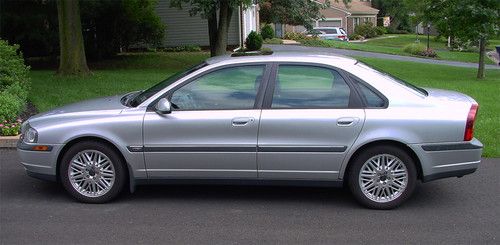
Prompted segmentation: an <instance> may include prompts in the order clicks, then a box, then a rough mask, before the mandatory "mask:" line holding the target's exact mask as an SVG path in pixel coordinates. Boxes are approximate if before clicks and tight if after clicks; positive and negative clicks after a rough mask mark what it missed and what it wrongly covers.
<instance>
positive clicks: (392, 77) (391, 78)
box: [356, 61, 429, 96]
mask: <svg viewBox="0 0 500 245" xmlns="http://www.w3.org/2000/svg"><path fill="white" fill-rule="evenodd" d="M356 65H358V66H359V67H362V68H364V69H367V70H370V71H373V72H376V73H378V74H380V75H382V76H384V77H386V78H388V79H389V80H391V81H394V82H397V83H399V84H401V85H403V86H405V87H407V88H409V89H411V90H413V91H415V92H417V93H419V94H422V95H425V96H427V95H429V94H428V93H427V91H426V90H425V89H423V88H420V87H417V86H415V85H413V84H411V83H409V82H407V81H405V80H402V79H400V78H397V77H395V76H393V75H391V74H389V73H385V72H383V71H380V70H378V69H376V68H373V67H371V66H368V65H366V64H364V63H363V62H359V61H358V62H357V63H356Z"/></svg>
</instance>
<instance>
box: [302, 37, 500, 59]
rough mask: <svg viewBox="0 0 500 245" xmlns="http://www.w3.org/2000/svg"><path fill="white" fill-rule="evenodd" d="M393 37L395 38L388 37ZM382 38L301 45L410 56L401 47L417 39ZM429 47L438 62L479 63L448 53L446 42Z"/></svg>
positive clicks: (471, 54) (432, 41)
mask: <svg viewBox="0 0 500 245" xmlns="http://www.w3.org/2000/svg"><path fill="white" fill-rule="evenodd" d="M390 36H395V37H390ZM383 37H384V38H378V39H371V40H368V41H367V42H359V43H356V42H339V41H332V40H322V41H321V42H317V41H306V42H304V43H303V44H304V45H306V46H322V47H331V48H339V49H351V50H359V51H367V52H374V53H384V54H394V55H403V56H412V55H411V54H408V53H406V52H404V51H403V47H404V46H405V45H407V44H410V43H413V42H415V41H416V39H417V37H416V36H415V35H411V34H390V35H385V36H383ZM418 39H419V41H420V42H421V43H423V44H425V45H427V37H426V36H422V35H420V36H418ZM498 42H500V40H491V41H490V44H489V46H488V49H489V50H493V49H494V44H497V43H498ZM429 46H430V47H431V48H432V49H434V50H435V51H436V53H437V55H438V58H437V59H440V60H450V61H460V62H470V63H477V62H478V61H479V54H478V53H475V52H455V51H449V50H448V49H447V48H446V41H445V40H442V39H437V40H436V39H435V38H434V37H431V38H430V42H429ZM486 63H487V64H494V63H493V61H491V60H490V59H486Z"/></svg>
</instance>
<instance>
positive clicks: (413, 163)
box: [18, 53, 483, 208]
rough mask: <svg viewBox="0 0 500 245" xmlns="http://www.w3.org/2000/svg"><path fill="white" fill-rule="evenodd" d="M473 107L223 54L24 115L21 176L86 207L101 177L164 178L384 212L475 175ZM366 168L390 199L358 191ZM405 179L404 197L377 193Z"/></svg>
mask: <svg viewBox="0 0 500 245" xmlns="http://www.w3.org/2000/svg"><path fill="white" fill-rule="evenodd" d="M476 111H477V103H476V102H475V101H474V99H472V98H471V97H469V96H467V95H464V94H461V93H458V92H453V91H445V90H439V89H421V88H417V87H414V86H412V85H410V84H407V83H405V82H403V81H401V80H398V79H397V78H394V77H391V76H389V75H387V74H384V73H382V72H379V71H377V70H375V69H372V68H370V67H368V66H366V65H364V64H363V63H361V62H358V61H356V60H354V59H351V58H345V57H338V56H331V55H321V54H305V53H275V54H272V55H260V56H248V57H229V56H223V57H215V58H210V59H208V60H207V61H205V62H203V63H202V64H200V65H197V66H195V67H193V68H191V69H188V70H187V71H185V72H182V73H179V74H176V75H174V76H172V77H170V78H169V79H167V80H165V81H164V82H161V83H159V84H157V85H156V86H154V87H152V88H150V89H148V90H146V91H139V92H132V93H129V94H126V95H121V96H112V97H107V98H99V99H94V100H89V101H84V102H79V103H75V104H71V105H67V106H63V107H61V108H57V109H54V110H51V111H48V112H44V113H41V114H38V115H36V116H33V117H31V118H30V119H29V120H27V121H26V122H24V124H23V126H22V136H21V139H20V141H19V143H18V151H19V155H20V158H21V161H22V164H23V166H24V167H25V169H26V171H27V173H28V175H30V176H33V177H37V178H41V179H47V180H53V181H61V182H62V183H63V185H65V187H66V189H67V190H68V191H69V192H70V193H71V194H72V195H73V196H74V197H76V198H77V199H78V200H80V201H85V202H104V201H108V200H111V199H112V198H113V197H114V196H113V195H115V193H114V194H113V195H111V194H109V193H107V194H106V193H104V191H103V190H102V191H101V192H99V191H93V190H92V188H91V187H89V186H88V185H90V184H89V183H90V182H92V181H94V180H95V181H99V178H98V177H99V176H100V175H99V174H102V175H103V176H104V174H105V173H106V171H108V172H109V173H113V174H110V176H111V175H113V176H112V177H110V179H109V181H107V182H106V184H102V185H112V184H116V181H118V180H119V183H120V187H119V189H120V188H122V187H121V185H125V184H124V183H127V182H128V183H129V184H130V190H131V191H133V190H134V187H135V186H136V185H139V184H151V183H163V182H166V183H198V182H201V183H205V182H209V183H218V182H222V183H226V184H227V183H235V184H236V183H244V184H291V183H294V184H318V185H324V184H326V185H334V186H338V185H342V184H345V183H347V184H349V185H350V186H353V187H352V188H353V189H352V190H353V193H355V196H357V195H360V197H357V198H358V200H360V202H361V203H363V204H365V205H366V206H368V207H372V208H393V207H396V206H398V205H399V204H400V203H401V202H403V201H404V199H406V198H407V195H408V196H409V195H410V194H411V191H412V188H413V187H414V184H415V182H416V181H417V179H419V180H421V181H423V182H427V181H430V180H434V179H438V178H444V177H454V176H458V177H461V176H463V175H466V174H470V173H472V172H474V171H475V170H476V168H477V167H478V165H479V163H480V161H481V153H482V147H483V146H482V144H481V143H480V142H479V141H478V140H477V139H475V138H473V137H472V133H473V131H472V130H473V124H474V120H475V115H476ZM94 158H95V159H94ZM101 159H102V160H101ZM102 162H104V163H106V167H107V168H110V169H108V170H106V169H105V167H103V166H102V165H103V164H101V163H102ZM108 162H111V163H112V164H109V163H108ZM384 162H385V163H384ZM396 163H398V166H399V168H400V170H397V169H396V170H394V169H393V168H397V167H398V166H396V167H395V165H394V164H396ZM373 164H375V165H376V166H375V167H373V166H371V165H373ZM401 164H402V165H401ZM111 166H112V167H111ZM111 168H112V169H111ZM356 168H359V169H357V170H356ZM72 169H73V170H72ZM356 171H357V172H356ZM363 171H365V172H367V173H366V174H367V175H369V176H370V180H369V182H370V183H372V182H373V183H375V182H376V183H377V187H376V188H379V187H380V188H379V189H381V190H380V191H381V192H382V190H384V195H386V197H385V198H383V197H376V195H375V193H371V194H370V193H368V192H370V190H364V191H365V192H364V193H365V194H366V193H368V194H366V195H364V197H363V195H362V193H361V194H360V193H358V194H356V191H358V192H359V191H360V190H361V189H360V188H361V187H360V186H362V185H363V181H364V180H363V176H364V174H363V173H364V172H363ZM391 171H392V172H391ZM398 171H400V172H401V173H398ZM118 172H121V173H120V174H118ZM358 172H359V173H358ZM368 172H369V173H368ZM392 173H394V176H389V175H390V174H392ZM82 174H84V175H85V176H86V178H87V179H86V180H85V181H87V180H89V179H88V178H90V180H89V181H90V182H89V183H87V182H85V181H84V183H85V188H84V187H82V186H80V185H81V184H82V183H81V180H78V181H80V182H75V181H74V180H73V182H71V181H72V180H71V178H73V177H74V176H75V175H78V176H80V175H82ZM400 175H402V176H405V177H404V178H405V180H404V181H403V182H398V183H397V184H398V185H400V186H402V187H401V188H403V187H404V188H403V190H400V191H399V192H397V191H395V192H397V195H396V194H395V193H394V189H390V190H386V189H387V188H389V187H387V188H386V187H384V185H385V184H388V183H389V182H390V183H393V182H391V181H396V180H395V178H397V177H398V176H400ZM96 176H97V177H96ZM82 178H83V177H82ZM103 178H104V177H103ZM111 178H112V179H111ZM350 178H351V180H350ZM391 178H392V179H393V180H391ZM387 179H389V180H387ZM122 182H123V183H122ZM92 183H94V182H92ZM356 183H358V184H359V186H358V184H356ZM373 183H372V184H370V185H374V184H373ZM390 183H389V184H390ZM367 185H368V184H367ZM72 187H73V189H72ZM98 187H99V186H98ZM79 188H80V189H79ZM82 188H83V189H88V190H86V192H85V190H83V192H82ZM94 188H95V187H94ZM103 188H104V187H102V186H101V189H103ZM113 188H114V187H113ZM356 188H358V189H356ZM370 188H371V187H370ZM373 188H375V187H373ZM98 189H99V188H98ZM75 190H77V191H76V192H75ZM78 190H79V191H78ZM119 191H121V189H120V190H118V191H116V192H119ZM376 191H379V190H378V189H377V190H376ZM386 191H387V192H386ZM389 191H393V193H392V194H390V192H389ZM82 193H83V194H82ZM85 193H86V194H87V195H86V194H85ZM405 193H407V195H406V194H405ZM402 194H405V195H402ZM378 195H379V196H380V195H382V194H380V193H379V194H378ZM389 196H390V198H389ZM363 198H364V199H363ZM377 198H379V199H380V200H374V199H377Z"/></svg>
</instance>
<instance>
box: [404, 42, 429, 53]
mask: <svg viewBox="0 0 500 245" xmlns="http://www.w3.org/2000/svg"><path fill="white" fill-rule="evenodd" d="M426 49H427V47H426V46H425V45H423V44H421V43H411V44H408V45H406V46H404V47H403V51H404V52H406V53H409V54H413V55H420V54H421V53H422V52H425V50H426Z"/></svg>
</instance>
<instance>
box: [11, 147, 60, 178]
mask: <svg viewBox="0 0 500 245" xmlns="http://www.w3.org/2000/svg"><path fill="white" fill-rule="evenodd" d="M35 145H36V144H27V143H24V142H21V141H19V142H18V143H17V153H18V155H19V158H20V159H21V164H22V165H23V167H24V169H25V170H26V173H27V174H28V176H30V177H34V178H37V179H42V180H49V181H56V179H57V178H56V176H57V173H56V171H57V167H56V165H57V155H58V153H59V151H60V150H61V149H62V147H63V145H61V144H51V145H50V151H34V150H30V148H31V147H32V146H35ZM44 145H46V144H44Z"/></svg>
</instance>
